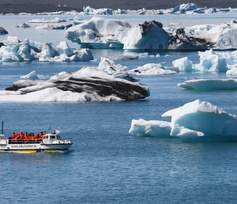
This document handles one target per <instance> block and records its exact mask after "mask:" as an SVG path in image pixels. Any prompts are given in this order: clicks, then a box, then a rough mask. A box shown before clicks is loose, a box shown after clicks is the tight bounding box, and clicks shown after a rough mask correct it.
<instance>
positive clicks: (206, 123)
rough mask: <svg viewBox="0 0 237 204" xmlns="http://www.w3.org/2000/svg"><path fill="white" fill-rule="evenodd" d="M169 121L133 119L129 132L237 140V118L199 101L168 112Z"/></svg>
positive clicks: (209, 139) (211, 139)
mask: <svg viewBox="0 0 237 204" xmlns="http://www.w3.org/2000/svg"><path fill="white" fill-rule="evenodd" d="M162 117H166V118H168V119H169V120H171V122H167V121H159V120H152V121H145V120H143V119H140V120H132V123H131V128H130V130H129V133H130V134H132V135H138V136H157V137H161V136H163V137H169V136H173V137H175V138H181V139H182V140H184V141H236V140H237V135H236V132H237V116H235V115H231V114H229V113H227V112H225V111H223V110H222V109H220V108H218V107H217V106H215V105H213V104H211V103H209V102H206V101H200V100H195V101H192V102H190V103H186V104H184V105H183V106H181V107H178V108H175V109H172V110H169V111H167V112H165V113H164V114H163V115H162Z"/></svg>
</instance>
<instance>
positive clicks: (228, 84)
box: [178, 79, 237, 91]
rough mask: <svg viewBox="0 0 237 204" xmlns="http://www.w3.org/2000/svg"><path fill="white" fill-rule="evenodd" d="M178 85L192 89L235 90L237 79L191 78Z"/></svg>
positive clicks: (236, 88)
mask: <svg viewBox="0 0 237 204" xmlns="http://www.w3.org/2000/svg"><path fill="white" fill-rule="evenodd" d="M178 86H180V87H182V88H184V89H188V90H193V91H224V90H225V91H236V90H237V79H193V80H188V81H185V82H183V83H180V84H178Z"/></svg>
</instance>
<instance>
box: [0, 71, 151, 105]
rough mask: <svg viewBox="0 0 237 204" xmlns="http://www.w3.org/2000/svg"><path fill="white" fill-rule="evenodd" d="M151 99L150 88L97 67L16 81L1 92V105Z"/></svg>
mask: <svg viewBox="0 0 237 204" xmlns="http://www.w3.org/2000/svg"><path fill="white" fill-rule="evenodd" d="M30 75H32V76H34V75H35V73H31V74H30ZM32 76H29V75H28V76H25V78H31V77H32ZM148 96H149V89H148V88H146V87H144V86H142V85H140V84H139V83H135V82H130V81H128V80H124V79H119V78H115V77H113V76H111V75H108V74H107V73H105V72H103V71H100V70H98V69H95V68H82V69H80V70H79V71H76V72H73V73H67V72H61V73H59V74H56V75H54V76H52V77H51V78H50V79H48V80H31V79H21V80H19V81H16V82H14V83H13V85H12V86H10V87H8V88H6V90H4V91H0V102H21V103H31V102H90V101H104V102H110V101H131V100H139V99H144V98H146V97H148Z"/></svg>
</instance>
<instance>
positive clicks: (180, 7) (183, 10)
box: [172, 3, 198, 13]
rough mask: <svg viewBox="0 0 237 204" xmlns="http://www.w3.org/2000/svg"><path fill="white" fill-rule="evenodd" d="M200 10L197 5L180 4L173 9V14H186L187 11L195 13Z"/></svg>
mask: <svg viewBox="0 0 237 204" xmlns="http://www.w3.org/2000/svg"><path fill="white" fill-rule="evenodd" d="M197 9H198V6H197V4H195V3H186V4H180V5H178V6H176V7H175V8H174V9H173V12H172V13H186V12H187V11H195V10H197Z"/></svg>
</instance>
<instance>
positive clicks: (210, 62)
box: [195, 50, 227, 72]
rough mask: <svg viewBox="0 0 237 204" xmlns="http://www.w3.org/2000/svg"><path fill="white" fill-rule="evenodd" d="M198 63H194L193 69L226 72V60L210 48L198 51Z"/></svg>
mask: <svg viewBox="0 0 237 204" xmlns="http://www.w3.org/2000/svg"><path fill="white" fill-rule="evenodd" d="M199 57H200V63H199V64H197V65H195V69H197V70H198V71H201V72H226V71H227V63H226V60H225V59H224V58H223V57H221V56H219V55H218V54H216V53H214V52H213V51H212V50H208V51H205V52H199Z"/></svg>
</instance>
